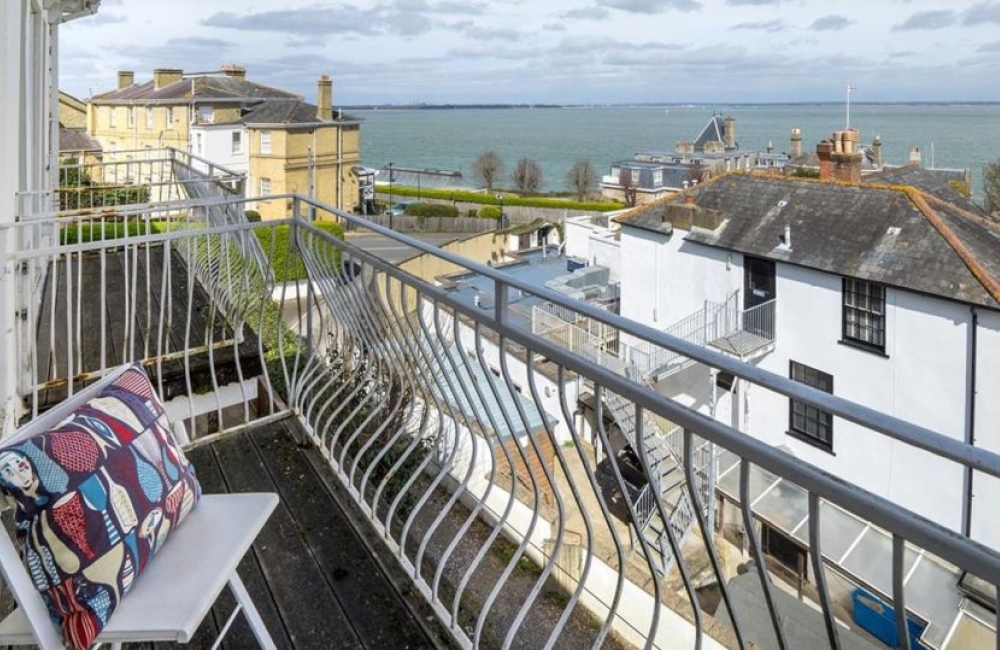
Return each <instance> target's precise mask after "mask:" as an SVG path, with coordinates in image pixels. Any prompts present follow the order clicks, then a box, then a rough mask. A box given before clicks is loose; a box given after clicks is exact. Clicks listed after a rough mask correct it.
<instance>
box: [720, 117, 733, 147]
mask: <svg viewBox="0 0 1000 650" xmlns="http://www.w3.org/2000/svg"><path fill="white" fill-rule="evenodd" d="M722 137H723V138H724V140H725V143H726V149H735V148H736V118H734V117H733V116H732V115H730V116H729V117H727V118H726V123H725V126H724V127H723V134H722Z"/></svg>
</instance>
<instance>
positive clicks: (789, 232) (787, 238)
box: [782, 223, 792, 248]
mask: <svg viewBox="0 0 1000 650" xmlns="http://www.w3.org/2000/svg"><path fill="white" fill-rule="evenodd" d="M782 243H783V244H784V245H785V248H791V247H792V227H791V225H789V224H787V223H786V224H785V240H784V241H783V242H782Z"/></svg>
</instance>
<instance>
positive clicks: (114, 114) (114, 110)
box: [108, 106, 118, 129]
mask: <svg viewBox="0 0 1000 650" xmlns="http://www.w3.org/2000/svg"><path fill="white" fill-rule="evenodd" d="M108 126H110V127H111V128H112V129H115V128H118V107H117V106H112V107H111V112H110V113H109V114H108Z"/></svg>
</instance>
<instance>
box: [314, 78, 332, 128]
mask: <svg viewBox="0 0 1000 650" xmlns="http://www.w3.org/2000/svg"><path fill="white" fill-rule="evenodd" d="M317 95H318V99H317V101H316V107H317V110H316V117H318V118H319V119H320V120H323V121H327V122H328V121H330V120H332V119H333V82H332V81H331V80H330V75H327V74H325V75H323V76H322V77H320V78H319V84H318V87H317Z"/></svg>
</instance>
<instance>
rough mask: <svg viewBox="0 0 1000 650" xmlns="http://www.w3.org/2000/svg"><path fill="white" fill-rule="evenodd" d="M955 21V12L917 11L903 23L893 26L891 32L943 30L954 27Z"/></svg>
mask: <svg viewBox="0 0 1000 650" xmlns="http://www.w3.org/2000/svg"><path fill="white" fill-rule="evenodd" d="M955 20H956V17H955V12H953V11H947V10H943V11H918V12H917V13H915V14H913V15H912V16H910V17H909V18H907V19H906V20H904V21H903V22H901V23H899V24H898V25H895V26H893V30H895V31H900V30H907V29H944V28H945V27H951V26H952V25H954V24H955Z"/></svg>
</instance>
